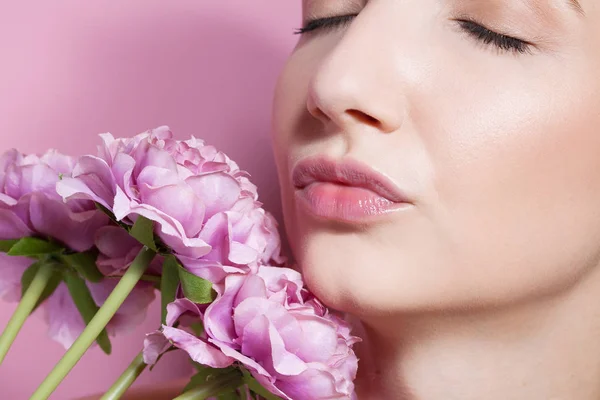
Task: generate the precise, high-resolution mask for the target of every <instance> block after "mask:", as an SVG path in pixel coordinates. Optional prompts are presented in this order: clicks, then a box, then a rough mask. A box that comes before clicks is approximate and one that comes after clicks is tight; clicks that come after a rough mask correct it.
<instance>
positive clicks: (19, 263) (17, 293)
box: [0, 252, 34, 301]
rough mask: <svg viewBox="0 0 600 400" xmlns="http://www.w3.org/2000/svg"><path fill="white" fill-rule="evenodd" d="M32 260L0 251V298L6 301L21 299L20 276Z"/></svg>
mask: <svg viewBox="0 0 600 400" xmlns="http://www.w3.org/2000/svg"><path fill="white" fill-rule="evenodd" d="M33 262H34V260H32V259H30V258H27V257H13V256H8V255H6V254H5V253H1V252H0V298H3V299H4V300H6V301H19V300H20V299H21V276H23V272H25V270H26V269H27V268H29V266H31V264H33Z"/></svg>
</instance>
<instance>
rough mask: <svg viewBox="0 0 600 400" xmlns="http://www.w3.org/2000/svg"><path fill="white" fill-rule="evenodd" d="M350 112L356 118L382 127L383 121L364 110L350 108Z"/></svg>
mask: <svg viewBox="0 0 600 400" xmlns="http://www.w3.org/2000/svg"><path fill="white" fill-rule="evenodd" d="M346 112H347V113H348V114H350V115H351V116H353V117H354V118H356V119H357V120H359V121H361V122H363V123H365V124H369V125H372V126H375V127H380V126H381V122H380V121H379V120H378V119H377V118H373V117H371V116H370V115H368V114H365V113H364V112H362V111H358V110H348V111H346Z"/></svg>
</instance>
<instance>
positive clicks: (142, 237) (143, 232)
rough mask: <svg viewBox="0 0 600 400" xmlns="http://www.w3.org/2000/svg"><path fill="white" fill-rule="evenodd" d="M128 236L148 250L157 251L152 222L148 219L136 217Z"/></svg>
mask: <svg viewBox="0 0 600 400" xmlns="http://www.w3.org/2000/svg"><path fill="white" fill-rule="evenodd" d="M129 234H130V235H131V236H133V237H134V238H135V239H136V240H137V241H138V242H140V243H141V244H143V245H144V246H146V247H148V248H149V249H151V250H154V251H158V249H157V247H156V243H155V242H154V222H153V221H151V220H149V219H148V218H146V217H143V216H141V215H140V216H138V218H137V219H136V220H135V223H134V224H133V226H132V227H131V230H130V231H129Z"/></svg>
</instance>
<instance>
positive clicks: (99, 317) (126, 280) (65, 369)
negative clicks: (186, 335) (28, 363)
mask: <svg viewBox="0 0 600 400" xmlns="http://www.w3.org/2000/svg"><path fill="white" fill-rule="evenodd" d="M155 255H156V253H155V252H154V251H152V250H150V249H149V248H147V247H144V248H143V249H142V250H141V251H140V253H139V254H138V255H137V257H136V258H135V260H134V261H133V263H132V264H131V266H130V267H129V268H128V269H127V272H125V274H124V275H123V277H122V278H121V280H120V281H119V283H118V284H117V286H116V287H115V289H114V290H113V291H112V293H111V294H110V296H108V299H106V302H105V303H104V304H103V305H102V307H100V309H99V310H98V312H97V313H96V315H95V316H94V318H93V319H92V320H91V321H90V323H89V324H88V325H87V327H86V328H85V329H84V331H83V332H82V333H81V335H80V336H79V337H78V338H77V340H75V343H73V345H72V346H71V347H70V348H69V350H68V351H67V352H66V353H65V355H64V356H63V357H62V358H61V359H60V361H59V362H58V364H56V366H55V367H54V369H53V370H52V371H51V372H50V374H49V375H48V376H47V377H46V379H44V381H43V382H42V384H41V385H40V386H39V387H38V388H37V390H36V391H35V393H33V395H32V396H31V397H30V398H29V400H45V399H47V398H48V397H50V395H51V394H52V392H54V390H56V388H57V387H58V385H60V383H61V382H62V381H63V379H65V377H66V376H67V374H68V373H69V372H70V371H71V370H72V369H73V367H74V366H75V364H77V362H78V361H79V360H80V359H81V357H83V354H84V353H85V352H86V351H87V349H88V348H89V347H90V346H91V345H92V343H94V341H95V340H96V338H97V337H98V335H99V334H100V332H102V330H103V329H104V328H105V327H106V324H108V322H109V321H110V320H111V318H112V317H113V316H114V315H115V313H116V312H117V310H118V309H119V307H121V304H123V302H124V301H125V299H126V298H127V296H128V295H129V293H131V291H132V290H133V288H134V287H135V285H136V284H137V283H138V282H139V280H140V278H141V277H142V275H143V274H144V271H146V269H147V268H148V265H150V263H151V262H152V259H153V258H154V256H155Z"/></svg>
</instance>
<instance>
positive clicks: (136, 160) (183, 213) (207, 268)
mask: <svg viewBox="0 0 600 400" xmlns="http://www.w3.org/2000/svg"><path fill="white" fill-rule="evenodd" d="M101 136H102V139H103V145H102V146H100V148H99V155H98V156H97V157H93V156H84V157H82V158H80V159H79V161H78V162H77V165H76V166H75V168H74V172H73V177H72V178H65V179H63V180H62V181H61V182H60V183H59V184H58V192H59V193H60V194H61V195H62V196H63V198H65V199H91V200H93V201H96V202H98V203H100V204H102V205H103V206H104V207H106V208H108V209H109V210H111V211H112V212H113V213H114V215H115V217H116V218H117V220H119V221H123V222H125V223H127V224H133V223H134V221H135V220H136V219H137V218H138V216H144V217H146V218H148V219H150V220H152V221H154V222H156V230H155V233H156V234H157V235H158V237H159V238H160V239H161V241H162V242H163V243H164V244H166V245H167V246H169V247H170V248H171V249H172V250H173V252H174V253H175V254H176V255H177V257H178V258H179V259H180V261H181V262H182V263H183V264H184V266H186V267H187V268H188V269H189V270H190V271H192V272H193V273H196V274H198V275H199V276H202V277H204V278H206V279H209V280H211V281H213V282H217V281H219V280H221V279H223V277H224V276H225V273H224V272H223V270H222V269H220V268H218V267H219V266H220V265H228V266H232V267H234V269H235V270H236V271H237V270H244V271H248V270H249V268H248V265H250V266H253V265H257V264H258V263H260V262H265V261H266V260H267V259H270V258H273V260H274V261H275V262H276V263H280V262H283V258H282V257H281V256H280V254H279V251H280V238H279V235H278V232H277V229H276V224H275V222H274V220H273V219H272V217H271V216H270V215H268V214H267V213H265V212H264V210H262V209H261V208H260V207H261V203H259V202H258V201H257V193H256V187H255V186H254V185H253V184H252V183H250V181H249V180H248V174H247V173H245V172H243V171H241V170H240V169H239V167H238V166H237V164H235V163H234V162H233V161H232V160H230V159H229V158H228V157H227V156H226V155H225V154H223V153H221V152H218V151H217V150H216V149H215V148H214V147H212V146H207V145H205V144H204V142H203V141H202V140H199V139H196V138H192V139H190V140H187V141H177V140H175V139H173V135H172V133H171V131H170V130H169V129H168V128H167V127H160V128H157V129H154V130H151V131H148V132H145V133H142V134H139V135H137V136H135V137H133V138H131V139H115V138H113V136H112V135H110V134H103V135H101Z"/></svg>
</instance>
